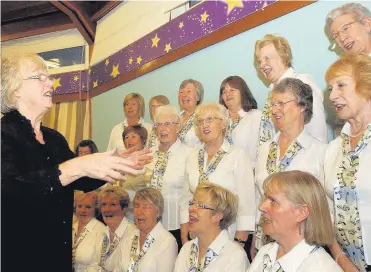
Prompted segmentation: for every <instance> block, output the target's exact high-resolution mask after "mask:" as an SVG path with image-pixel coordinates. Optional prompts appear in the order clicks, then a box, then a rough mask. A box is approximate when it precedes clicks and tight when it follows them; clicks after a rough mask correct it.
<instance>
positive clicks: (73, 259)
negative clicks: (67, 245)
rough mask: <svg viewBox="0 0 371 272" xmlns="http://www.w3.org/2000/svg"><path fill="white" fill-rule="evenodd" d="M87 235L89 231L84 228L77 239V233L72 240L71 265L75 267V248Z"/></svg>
mask: <svg viewBox="0 0 371 272" xmlns="http://www.w3.org/2000/svg"><path fill="white" fill-rule="evenodd" d="M88 233H89V231H88V230H87V228H86V227H85V228H84V230H83V231H82V232H81V233H80V235H79V236H78V237H76V235H77V233H76V234H75V237H74V240H73V245H72V265H75V259H76V250H77V247H78V246H79V244H80V243H81V242H82V241H83V240H84V238H85V237H86V235H88ZM76 238H77V239H76Z"/></svg>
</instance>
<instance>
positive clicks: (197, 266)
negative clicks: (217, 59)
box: [188, 241, 218, 272]
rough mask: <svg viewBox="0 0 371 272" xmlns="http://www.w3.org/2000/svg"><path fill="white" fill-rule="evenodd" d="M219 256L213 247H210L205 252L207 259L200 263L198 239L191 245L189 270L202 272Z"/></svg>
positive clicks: (190, 271)
mask: <svg viewBox="0 0 371 272" xmlns="http://www.w3.org/2000/svg"><path fill="white" fill-rule="evenodd" d="M216 256H218V254H216V253H215V252H214V251H213V250H212V249H211V248H208V249H207V251H206V254H205V260H204V262H203V263H201V262H200V263H198V246H197V244H196V241H194V242H193V244H192V246H191V251H190V254H189V270H188V271H189V272H202V271H204V270H205V269H206V267H207V266H208V265H209V264H210V263H211V261H212V260H213V259H214V258H215V257H216Z"/></svg>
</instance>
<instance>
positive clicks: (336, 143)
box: [326, 137, 341, 156]
mask: <svg viewBox="0 0 371 272" xmlns="http://www.w3.org/2000/svg"><path fill="white" fill-rule="evenodd" d="M340 150H341V137H337V138H335V139H334V140H332V141H331V142H330V143H329V144H328V145H327V146H326V156H332V155H334V154H336V153H337V152H339V151H340Z"/></svg>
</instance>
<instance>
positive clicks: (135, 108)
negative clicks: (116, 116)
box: [107, 93, 152, 151]
mask: <svg viewBox="0 0 371 272" xmlns="http://www.w3.org/2000/svg"><path fill="white" fill-rule="evenodd" d="M123 107H124V113H125V117H126V119H125V120H124V122H121V123H119V124H117V125H115V126H114V127H113V129H112V132H111V136H110V138H109V142H108V148H107V151H110V150H112V149H115V148H117V149H118V150H125V149H126V148H125V144H124V142H123V141H122V132H123V131H124V130H125V128H126V127H129V126H134V125H138V124H139V125H142V126H143V127H144V128H145V129H146V130H147V132H148V133H149V132H150V131H151V129H152V126H151V125H150V124H148V123H145V122H144V119H143V117H144V111H145V104H144V98H143V96H141V95H140V94H138V93H130V94H128V95H127V96H125V99H124V103H123Z"/></svg>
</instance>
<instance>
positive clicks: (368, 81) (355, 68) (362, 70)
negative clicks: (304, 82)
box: [325, 53, 371, 100]
mask: <svg viewBox="0 0 371 272" xmlns="http://www.w3.org/2000/svg"><path fill="white" fill-rule="evenodd" d="M340 76H350V77H352V78H353V79H354V81H355V92H356V93H357V94H359V95H360V96H362V97H364V98H366V99H367V100H370V99H371V57H369V56H367V55H366V54H363V53H345V54H344V55H342V57H341V58H340V59H338V60H337V61H335V62H334V63H333V64H331V65H330V67H329V68H328V69H327V72H326V75H325V79H326V83H327V84H329V82H330V81H331V80H333V79H335V78H337V77H340Z"/></svg>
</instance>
